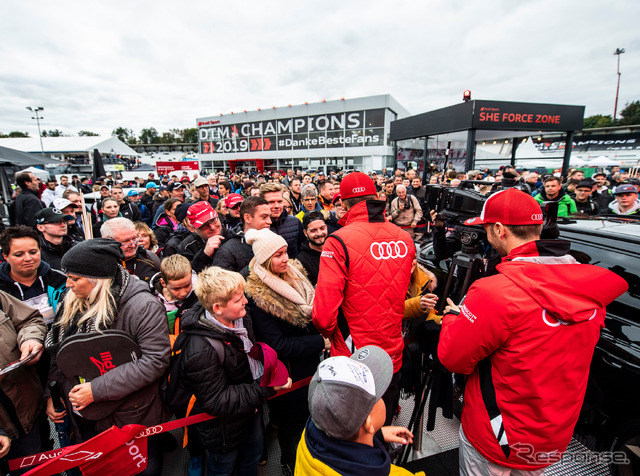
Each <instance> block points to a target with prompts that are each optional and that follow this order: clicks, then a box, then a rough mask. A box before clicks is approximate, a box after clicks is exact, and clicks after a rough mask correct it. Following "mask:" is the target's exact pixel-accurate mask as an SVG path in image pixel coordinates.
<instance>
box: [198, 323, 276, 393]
mask: <svg viewBox="0 0 640 476" xmlns="http://www.w3.org/2000/svg"><path fill="white" fill-rule="evenodd" d="M204 315H205V317H206V318H207V320H208V321H209V322H210V323H212V324H213V325H214V326H217V327H219V328H220V329H222V330H224V331H226V332H232V333H233V334H235V335H236V336H238V337H239V338H240V340H241V341H242V346H243V347H244V352H245V354H247V360H248V361H249V368H250V369H251V375H252V376H253V379H254V380H257V379H259V378H260V377H262V374H263V373H264V366H263V365H262V362H260V361H259V360H256V359H254V358H253V357H251V356H250V355H249V352H250V351H251V348H252V347H253V342H251V339H249V333H248V332H247V329H246V328H245V327H244V324H243V322H242V319H236V320H235V321H233V327H227V326H225V325H224V324H222V323H221V322H220V321H218V320H217V319H216V318H215V316H214V315H213V314H211V313H210V312H209V311H205V312H204Z"/></svg>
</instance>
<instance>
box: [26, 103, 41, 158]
mask: <svg viewBox="0 0 640 476" xmlns="http://www.w3.org/2000/svg"><path fill="white" fill-rule="evenodd" d="M27 109H29V111H31V112H33V113H34V114H35V115H36V117H32V118H31V119H35V120H36V122H37V123H38V137H39V138H40V152H42V155H43V156H44V147H43V146H42V132H40V119H44V117H40V115H39V114H38V112H40V111H44V107H42V106H38V107H36V108H32V107H31V106H27Z"/></svg>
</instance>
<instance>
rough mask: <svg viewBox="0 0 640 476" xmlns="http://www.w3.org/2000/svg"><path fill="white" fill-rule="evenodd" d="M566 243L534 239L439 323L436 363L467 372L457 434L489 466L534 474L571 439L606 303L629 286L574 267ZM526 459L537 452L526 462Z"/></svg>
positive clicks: (604, 274)
mask: <svg viewBox="0 0 640 476" xmlns="http://www.w3.org/2000/svg"><path fill="white" fill-rule="evenodd" d="M568 251H569V243H568V242H564V241H560V240H548V241H547V240H541V241H531V242H528V243H526V244H523V245H522V246H519V247H517V248H515V249H513V250H512V251H511V253H510V254H509V255H508V256H507V257H506V258H504V259H503V261H502V263H501V264H499V265H498V267H497V269H498V271H499V274H497V275H494V276H490V277H487V278H483V279H479V280H478V281H476V282H475V283H474V284H473V285H472V286H471V287H470V288H469V292H468V293H467V297H466V299H465V301H464V304H463V305H462V306H460V315H457V316H456V315H453V314H448V315H446V316H445V317H444V318H443V321H442V331H441V334H440V343H439V345H438V357H439V358H440V361H441V362H442V364H443V365H444V366H445V367H446V368H447V369H448V370H450V371H451V372H455V373H462V374H467V375H469V377H468V379H467V384H466V388H465V401H464V409H463V412H462V428H463V430H464V433H465V435H466V436H467V438H468V440H469V442H470V443H471V444H472V445H473V447H474V448H475V449H476V450H477V451H478V452H479V453H480V454H481V455H482V456H483V457H484V458H485V459H487V460H489V461H491V462H493V463H495V464H498V465H500V466H504V467H508V468H514V469H521V470H535V469H539V468H542V467H545V466H548V465H550V464H552V463H554V462H556V461H558V460H559V459H560V458H561V456H562V454H563V453H564V451H565V450H566V448H567V445H568V444H569V441H570V440H571V435H572V433H573V428H574V426H575V424H576V421H577V419H578V415H579V412H580V408H581V406H582V401H583V399H584V394H585V390H586V386H587V377H588V375H589V365H590V363H591V358H592V356H593V351H594V348H595V345H596V343H597V342H598V339H599V337H600V330H601V329H602V328H603V327H604V319H605V314H606V310H605V306H607V305H608V304H609V303H611V302H612V301H613V300H614V299H616V298H617V297H618V296H620V295H621V294H622V293H624V292H625V291H626V290H627V288H628V285H627V283H626V282H625V280H624V279H623V278H621V277H620V276H618V275H617V274H615V273H613V272H611V271H609V270H606V269H604V268H600V267H597V266H592V265H588V264H578V263H577V262H576V261H575V260H574V259H573V257H571V256H570V255H568V254H567V252H568ZM531 455H537V458H532V456H531Z"/></svg>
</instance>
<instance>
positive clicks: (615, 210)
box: [609, 200, 640, 218]
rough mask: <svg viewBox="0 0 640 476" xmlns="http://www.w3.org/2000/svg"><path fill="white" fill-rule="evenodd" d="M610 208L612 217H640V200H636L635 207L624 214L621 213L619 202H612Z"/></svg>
mask: <svg viewBox="0 0 640 476" xmlns="http://www.w3.org/2000/svg"><path fill="white" fill-rule="evenodd" d="M609 208H610V209H611V214H612V215H620V216H628V215H633V216H634V218H635V217H636V216H638V215H639V214H640V200H636V201H635V202H634V203H633V206H632V207H631V208H629V210H627V211H626V212H624V213H622V212H621V211H620V204H619V203H618V201H617V200H614V201H613V202H611V203H610V204H609Z"/></svg>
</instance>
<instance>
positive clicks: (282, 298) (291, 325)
mask: <svg viewBox="0 0 640 476" xmlns="http://www.w3.org/2000/svg"><path fill="white" fill-rule="evenodd" d="M245 240H246V242H247V243H249V244H250V245H252V247H253V254H254V258H253V260H251V263H249V268H250V269H251V272H250V274H249V277H248V278H247V286H246V288H245V293H246V295H247V298H248V300H249V302H248V304H247V307H248V309H249V313H250V315H251V319H252V321H253V328H254V331H255V334H256V339H257V340H258V341H260V342H264V343H265V344H267V345H269V346H270V347H272V348H273V349H274V350H275V351H276V352H277V353H278V358H279V359H280V360H281V361H282V362H283V363H284V364H285V366H286V367H287V369H288V370H289V375H290V376H291V378H292V379H293V381H294V382H297V381H299V380H302V379H304V378H306V377H311V376H312V375H313V374H314V373H315V371H316V367H317V366H318V364H319V363H320V355H321V354H322V352H323V351H324V350H328V349H329V348H330V344H329V341H328V340H327V339H325V338H323V337H322V336H321V335H320V333H319V332H318V330H317V329H316V328H315V326H314V325H313V322H312V321H311V310H312V306H313V297H314V289H313V286H312V284H311V283H310V282H309V279H307V276H306V274H305V272H304V270H303V268H302V266H301V265H300V264H299V263H297V262H295V261H293V262H291V261H289V256H288V254H287V242H286V241H285V239H284V238H282V237H281V236H280V235H276V234H275V233H273V232H272V231H271V230H269V229H262V230H255V229H251V230H248V231H247V232H246V233H245ZM269 414H270V417H271V421H272V422H273V423H275V424H276V425H277V426H278V442H279V443H280V450H281V457H280V463H281V465H282V472H283V474H285V475H286V474H293V469H294V465H295V458H296V448H297V445H298V441H300V436H301V434H302V430H303V429H304V425H305V423H306V421H307V419H308V418H309V409H308V405H307V387H303V388H300V389H298V390H295V391H293V392H290V393H288V394H286V395H283V396H281V397H278V398H276V399H273V400H271V401H270V402H269Z"/></svg>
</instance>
